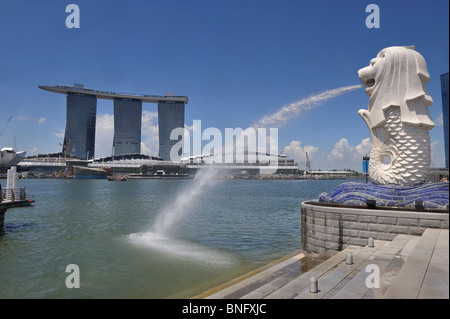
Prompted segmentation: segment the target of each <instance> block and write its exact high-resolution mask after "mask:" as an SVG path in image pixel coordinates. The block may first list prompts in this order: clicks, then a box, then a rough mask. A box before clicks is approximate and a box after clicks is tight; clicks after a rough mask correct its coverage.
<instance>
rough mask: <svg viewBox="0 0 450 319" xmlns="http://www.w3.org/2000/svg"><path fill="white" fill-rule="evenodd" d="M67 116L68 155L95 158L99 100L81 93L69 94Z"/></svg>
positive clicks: (65, 140)
mask: <svg viewBox="0 0 450 319" xmlns="http://www.w3.org/2000/svg"><path fill="white" fill-rule="evenodd" d="M66 115H67V118H66V132H65V134H64V147H65V148H66V149H67V154H68V155H71V156H76V157H78V158H80V159H91V158H94V149H95V121H96V117H97V98H96V97H95V96H94V95H86V94H81V93H70V94H67V113H66ZM63 152H64V149H63Z"/></svg>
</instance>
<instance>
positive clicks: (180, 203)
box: [129, 85, 363, 258]
mask: <svg viewBox="0 0 450 319" xmlns="http://www.w3.org/2000/svg"><path fill="white" fill-rule="evenodd" d="M361 87H363V86H362V85H351V86H346V87H341V88H337V89H333V90H327V91H324V92H322V93H319V94H316V95H311V96H309V97H307V98H305V99H302V100H300V101H297V102H294V103H291V104H288V105H286V106H283V107H282V108H281V109H280V110H279V111H278V112H276V113H274V114H271V115H267V116H264V117H263V118H261V119H260V120H258V121H256V122H255V124H254V125H252V126H251V127H253V128H255V127H256V128H257V127H280V126H282V125H283V124H285V123H286V122H287V121H288V120H290V119H293V118H295V117H297V116H299V115H300V113H302V112H303V111H307V110H310V109H312V108H314V107H317V106H319V105H321V104H323V103H324V102H326V101H328V100H330V99H332V98H335V97H337V96H340V95H342V94H344V93H347V92H350V91H353V90H356V89H358V88H361ZM244 131H245V130H244ZM224 149H225V150H227V149H228V148H227V147H226V146H225V148H224ZM231 149H233V148H231ZM220 156H222V154H221V155H220ZM219 162H220V161H219ZM221 171H223V168H222V169H221ZM217 173H218V169H217V168H216V167H215V166H214V164H209V165H207V166H206V165H205V167H202V168H201V169H199V170H198V172H197V174H196V176H195V178H194V180H193V182H192V183H189V185H186V187H185V188H184V189H182V190H181V192H180V193H179V194H178V196H177V197H176V198H175V200H174V201H173V202H171V203H169V204H168V205H167V206H165V207H164V208H163V209H162V210H161V211H160V212H159V213H158V215H157V216H156V219H155V222H154V224H153V226H152V227H151V230H150V231H149V232H147V233H141V234H131V235H130V236H129V237H130V239H132V240H135V241H139V242H142V241H144V242H145V244H146V245H147V246H149V247H151V248H153V249H157V250H162V249H164V250H165V251H166V252H168V253H171V254H174V255H179V256H186V255H189V254H190V251H191V249H190V248H189V247H190V246H192V245H194V244H193V243H186V242H183V244H180V246H179V247H178V246H176V248H173V247H171V248H173V249H170V251H167V250H166V248H167V247H168V246H167V245H168V243H169V242H173V240H176V239H175V237H174V234H173V230H174V228H175V227H176V226H177V225H179V223H180V222H182V221H183V219H185V218H187V217H188V216H189V215H190V214H191V213H193V211H194V210H195V203H196V202H198V199H199V198H200V197H201V196H202V195H204V193H205V192H206V190H209V189H211V187H213V186H214V185H216V184H217V183H218V182H219V181H218V179H217ZM160 245H161V247H159V246H160ZM194 251H196V249H195V250H192V254H193V258H195V256H194V255H197V254H196V253H195V254H194ZM209 253H210V252H209ZM209 253H205V255H203V254H201V256H202V258H203V257H204V258H210V257H208V256H210V255H209Z"/></svg>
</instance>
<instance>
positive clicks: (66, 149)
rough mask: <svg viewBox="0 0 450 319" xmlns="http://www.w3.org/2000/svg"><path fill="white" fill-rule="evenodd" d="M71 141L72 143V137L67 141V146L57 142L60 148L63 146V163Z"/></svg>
mask: <svg viewBox="0 0 450 319" xmlns="http://www.w3.org/2000/svg"><path fill="white" fill-rule="evenodd" d="M71 143H72V139H70V140H69V142H68V143H67V146H66V145H63V144H61V143H59V145H61V146H62V148H63V152H64V163H65V162H66V160H67V152H68V151H69V148H70V144H71Z"/></svg>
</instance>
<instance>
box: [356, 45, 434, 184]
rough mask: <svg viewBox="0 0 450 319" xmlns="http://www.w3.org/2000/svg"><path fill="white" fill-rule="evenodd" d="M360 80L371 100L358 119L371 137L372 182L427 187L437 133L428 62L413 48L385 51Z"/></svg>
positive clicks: (363, 73) (397, 48)
mask: <svg viewBox="0 0 450 319" xmlns="http://www.w3.org/2000/svg"><path fill="white" fill-rule="evenodd" d="M358 76H359V79H360V80H361V82H363V84H364V85H365V86H367V88H366V93H367V95H369V96H370V99H369V107H368V110H359V111H358V114H359V115H360V116H361V117H362V118H363V119H364V121H365V123H366V124H367V126H368V128H369V130H370V132H371V135H372V150H371V154H370V162H369V176H370V178H371V179H372V182H374V183H376V184H393V185H402V186H412V185H416V184H421V183H423V182H425V178H426V175H427V173H428V169H429V167H430V165H431V144H430V134H429V130H431V129H432V128H433V127H434V122H433V121H432V120H431V118H430V113H429V110H428V106H430V105H431V104H432V103H433V99H432V98H431V96H430V95H429V94H428V91H427V88H426V83H428V82H429V81H430V75H429V73H428V69H427V65H426V63H425V59H424V58H423V57H422V55H420V54H419V53H418V52H417V51H415V50H414V47H400V46H394V47H389V48H385V49H383V50H381V51H380V52H379V53H378V55H377V56H376V57H375V58H374V59H372V60H371V61H370V65H369V66H367V67H365V68H362V69H360V70H359V71H358Z"/></svg>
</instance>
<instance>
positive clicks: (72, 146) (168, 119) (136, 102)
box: [39, 84, 188, 160]
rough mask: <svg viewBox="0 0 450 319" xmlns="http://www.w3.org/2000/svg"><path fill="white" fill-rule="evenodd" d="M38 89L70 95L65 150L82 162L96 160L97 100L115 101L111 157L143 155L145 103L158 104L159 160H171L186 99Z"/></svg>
mask: <svg viewBox="0 0 450 319" xmlns="http://www.w3.org/2000/svg"><path fill="white" fill-rule="evenodd" d="M39 88H41V89H42V90H46V91H50V92H54V93H60V94H66V95H67V115H66V116H67V120H66V131H65V135H64V148H66V151H67V154H70V155H73V156H76V157H78V158H81V159H92V158H94V148H95V123H96V116H97V99H107V100H113V101H114V138H113V146H112V156H116V155H125V154H140V153H141V127H142V103H158V125H159V132H158V135H159V156H160V157H162V158H163V159H164V160H170V150H171V148H172V146H173V145H175V143H177V140H170V133H171V132H172V130H173V129H175V128H178V127H182V128H183V127H184V108H185V107H184V106H185V104H187V103H188V98H187V97H186V96H173V95H172V94H169V93H168V94H167V95H166V96H158V95H136V94H122V93H115V92H107V91H97V90H92V89H86V88H84V85H82V84H74V86H73V87H70V86H62V85H57V86H39ZM63 151H64V149H63ZM180 155H182V154H180Z"/></svg>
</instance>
